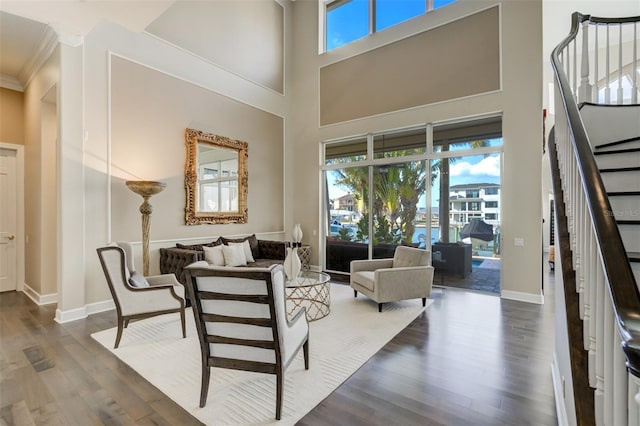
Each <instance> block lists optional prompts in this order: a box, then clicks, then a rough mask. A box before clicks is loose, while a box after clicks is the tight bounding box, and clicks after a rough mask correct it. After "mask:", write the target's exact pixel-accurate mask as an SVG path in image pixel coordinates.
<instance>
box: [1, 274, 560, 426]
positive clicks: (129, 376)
mask: <svg viewBox="0 0 640 426" xmlns="http://www.w3.org/2000/svg"><path fill="white" fill-rule="evenodd" d="M552 281H553V280H552V279H551V283H545V288H546V289H547V294H546V297H545V299H546V301H547V303H546V304H545V305H533V304H527V303H522V302H514V301H508V300H501V299H500V298H499V297H497V296H493V295H484V294H480V293H474V292H467V291H462V290H457V289H446V288H443V289H440V288H439V289H434V292H433V295H432V297H433V299H434V303H433V304H432V305H431V306H430V307H429V308H428V309H427V311H426V312H425V313H424V314H422V315H421V316H420V317H419V318H417V319H416V320H415V321H414V322H413V323H411V324H410V325H409V326H408V327H407V328H406V329H405V330H404V331H403V332H401V333H400V334H399V335H398V336H396V337H395V338H394V339H393V340H392V341H391V342H389V343H388V344H387V345H386V346H385V347H384V348H383V349H382V350H381V351H380V352H378V353H377V354H376V355H375V356H374V357H373V358H371V359H370V360H369V361H368V362H367V363H366V364H365V365H364V366H363V367H362V368H360V370H358V371H357V372H356V373H355V374H354V375H353V376H352V377H351V378H349V379H348V380H347V381H346V382H345V383H344V384H343V385H342V386H340V387H339V388H338V389H337V390H336V391H335V392H334V393H333V394H331V395H330V396H329V397H328V398H327V399H325V400H324V401H323V402H322V403H321V404H320V405H318V406H317V407H316V408H315V409H314V410H313V411H312V412H310V413H309V414H308V415H307V416H306V417H304V418H303V419H302V420H301V422H300V423H299V424H302V425H337V424H340V425H500V424H509V425H555V424H557V420H556V414H555V408H554V398H553V390H552V383H551V362H552V354H553V345H554V331H553V327H554V318H553V294H552V292H553V283H552ZM54 313H55V308H54V306H45V307H37V306H36V305H34V304H33V303H31V302H30V301H29V300H28V299H27V298H26V296H24V295H23V294H22V293H16V292H9V293H1V294H0V425H2V426H4V425H30V424H36V425H91V424H105V425H126V424H139V425H147V424H148V425H152V424H153V425H190V424H200V423H199V422H198V421H197V420H196V419H194V418H192V417H191V416H189V414H188V413H186V412H185V411H184V410H183V409H181V408H180V407H179V406H178V405H177V404H175V403H174V402H173V401H171V400H170V399H168V398H167V397H165V396H164V394H162V393H161V392H160V391H158V390H157V389H156V388H155V387H153V386H152V385H150V384H149V383H147V382H146V381H145V380H144V379H142V377H140V376H139V375H138V374H137V373H136V372H135V371H133V370H132V369H131V368H129V367H128V366H127V365H125V364H124V363H122V362H120V361H119V360H118V359H117V358H115V357H114V356H113V355H111V353H109V352H108V351H107V350H106V349H104V348H103V347H102V346H101V345H99V344H98V343H96V342H95V341H94V340H93V339H92V338H91V337H90V334H91V333H93V332H95V331H98V330H103V329H107V328H111V327H114V326H115V313H114V312H106V313H101V314H96V315H92V316H91V317H89V318H88V319H86V320H80V321H75V322H73V323H68V324H64V325H59V324H57V323H55V322H54V321H53V316H54ZM285 397H286V396H285Z"/></svg>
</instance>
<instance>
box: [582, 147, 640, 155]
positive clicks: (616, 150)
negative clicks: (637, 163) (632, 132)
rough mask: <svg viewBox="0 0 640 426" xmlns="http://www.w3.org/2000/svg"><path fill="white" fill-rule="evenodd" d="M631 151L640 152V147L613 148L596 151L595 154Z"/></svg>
mask: <svg viewBox="0 0 640 426" xmlns="http://www.w3.org/2000/svg"><path fill="white" fill-rule="evenodd" d="M630 152H640V148H627V149H612V150H611V151H595V152H594V153H593V155H610V154H628V153H630Z"/></svg>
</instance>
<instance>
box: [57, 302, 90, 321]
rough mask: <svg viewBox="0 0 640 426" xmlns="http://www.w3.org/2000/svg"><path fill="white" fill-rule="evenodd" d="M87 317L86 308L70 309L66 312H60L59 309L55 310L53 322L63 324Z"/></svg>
mask: <svg viewBox="0 0 640 426" xmlns="http://www.w3.org/2000/svg"><path fill="white" fill-rule="evenodd" d="M86 317H87V307H86V306H83V307H82V308H77V309H70V310H68V311H61V310H60V309H56V318H55V321H56V322H57V323H58V324H64V323H66V322H71V321H76V320H79V319H84V318H86Z"/></svg>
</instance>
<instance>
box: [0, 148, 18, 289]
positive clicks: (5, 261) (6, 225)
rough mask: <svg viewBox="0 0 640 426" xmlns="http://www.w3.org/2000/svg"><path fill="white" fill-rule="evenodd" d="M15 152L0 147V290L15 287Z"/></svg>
mask: <svg viewBox="0 0 640 426" xmlns="http://www.w3.org/2000/svg"><path fill="white" fill-rule="evenodd" d="M16 203H17V198H16V152H15V151H13V150H9V149H0V292H2V291H11V290H15V289H16V284H17V281H16Z"/></svg>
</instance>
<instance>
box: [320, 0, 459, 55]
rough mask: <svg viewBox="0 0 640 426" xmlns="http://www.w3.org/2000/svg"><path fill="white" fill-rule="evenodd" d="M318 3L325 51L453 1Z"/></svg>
mask: <svg viewBox="0 0 640 426" xmlns="http://www.w3.org/2000/svg"><path fill="white" fill-rule="evenodd" d="M321 1H324V5H325V8H324V24H325V25H324V30H325V31H324V35H323V36H324V50H325V51H329V50H332V49H335V48H336V47H340V46H342V45H344V44H347V43H351V42H353V41H355V40H358V39H360V38H363V37H366V36H368V35H371V34H373V33H374V32H378V31H382V30H384V29H385V28H389V27H392V26H394V25H397V24H399V23H401V22H404V21H406V20H409V19H411V18H415V17H416V16H419V15H422V14H424V13H427V12H430V11H432V10H435V9H439V8H441V7H443V6H446V5H448V4H450V3H453V2H455V1H456V0H321ZM321 28H322V27H321Z"/></svg>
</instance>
